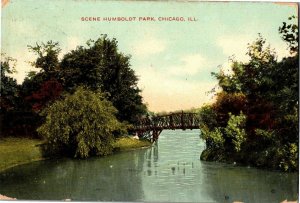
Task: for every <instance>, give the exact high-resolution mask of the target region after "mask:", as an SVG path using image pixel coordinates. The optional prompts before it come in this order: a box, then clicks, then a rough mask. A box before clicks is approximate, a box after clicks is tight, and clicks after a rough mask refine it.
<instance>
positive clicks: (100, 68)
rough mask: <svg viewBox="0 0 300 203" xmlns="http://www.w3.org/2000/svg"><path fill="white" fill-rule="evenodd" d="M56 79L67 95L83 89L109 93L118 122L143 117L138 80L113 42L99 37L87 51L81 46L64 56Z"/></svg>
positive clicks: (131, 121) (133, 120)
mask: <svg viewBox="0 0 300 203" xmlns="http://www.w3.org/2000/svg"><path fill="white" fill-rule="evenodd" d="M59 77H60V79H61V80H62V81H63V85H64V88H65V89H66V90H68V91H72V89H74V88H76V87H77V86H80V85H85V86H87V87H89V88H90V89H91V90H97V89H99V88H100V89H101V90H102V91H103V92H106V93H108V99H109V100H110V101H111V102H112V103H113V105H114V106H115V107H116V108H117V109H118V114H117V117H118V119H120V120H121V121H128V122H130V123H134V122H136V120H137V118H138V117H140V116H141V115H143V114H145V113H146V106H145V105H144V104H143V103H142V97H141V96H140V92H141V90H140V89H139V88H138V87H137V81H138V78H137V76H136V75H135V72H134V70H132V69H131V68H130V56H127V55H124V54H123V53H121V52H119V51H118V42H117V40H116V39H112V40H111V39H109V38H107V36H106V35H102V36H101V37H100V38H99V39H97V40H96V41H93V40H89V41H88V42H87V47H83V46H80V47H77V49H76V50H73V51H71V52H70V53H68V54H66V55H65V56H64V57H63V59H62V61H61V63H60V76H59Z"/></svg>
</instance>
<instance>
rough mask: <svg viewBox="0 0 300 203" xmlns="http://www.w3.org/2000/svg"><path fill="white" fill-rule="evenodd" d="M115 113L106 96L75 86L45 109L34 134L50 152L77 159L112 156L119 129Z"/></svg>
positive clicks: (119, 124) (120, 126) (119, 125)
mask: <svg viewBox="0 0 300 203" xmlns="http://www.w3.org/2000/svg"><path fill="white" fill-rule="evenodd" d="M116 113H117V110H116V108H115V107H113V105H112V104H111V102H109V101H108V100H106V98H105V94H103V93H101V92H100V91H91V90H88V89H87V88H83V87H78V88H76V90H75V92H74V93H73V94H67V95H65V98H64V99H63V100H57V101H55V102H54V103H53V104H52V105H51V106H49V107H47V108H45V109H44V111H43V112H42V115H44V116H46V120H45V123H44V124H43V125H42V126H41V127H39V128H38V130H37V131H38V133H39V134H40V135H41V136H43V137H44V138H45V139H46V140H47V147H48V150H49V151H52V152H55V153H57V152H58V153H67V154H69V155H71V156H73V157H78V158H86V157H89V156H92V155H107V154H110V153H112V149H113V147H112V142H113V139H114V136H113V133H114V131H117V130H120V129H121V128H122V124H121V123H119V121H118V120H117V119H116V117H115V114H116Z"/></svg>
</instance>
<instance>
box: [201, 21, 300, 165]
mask: <svg viewBox="0 0 300 203" xmlns="http://www.w3.org/2000/svg"><path fill="white" fill-rule="evenodd" d="M290 20H292V18H290ZM296 28H297V29H296ZM279 32H280V33H281V34H282V38H283V39H284V40H286V41H287V42H288V44H289V47H290V52H291V53H292V55H291V56H290V57H286V58H283V59H282V60H281V61H277V56H276V53H275V51H273V50H272V49H271V48H270V46H266V40H265V39H264V38H263V37H262V36H261V35H259V37H258V38H257V40H256V41H255V42H253V43H252V44H250V45H249V47H248V53H247V54H248V56H249V57H250V61H249V62H247V63H242V62H238V61H233V63H232V74H225V73H224V72H223V71H220V72H219V73H213V75H214V76H215V77H216V78H217V79H218V81H219V86H220V87H221V88H222V91H221V92H220V93H218V94H217V98H216V102H215V103H214V104H212V105H211V106H205V107H203V108H202V109H201V110H200V116H201V117H202V121H203V124H202V126H201V131H202V137H203V138H204V139H205V141H206V146H207V149H206V150H205V151H204V152H203V153H202V155H201V158H202V159H204V160H219V161H232V162H239V163H243V164H250V165H255V166H259V167H268V168H272V169H280V170H284V171H294V170H297V169H298V133H299V128H298V123H299V119H298V113H299V108H298V105H299V93H298V89H299V85H298V73H299V65H298V63H299V62H298V60H299V57H298V52H297V51H298V27H297V25H295V24H288V25H287V23H283V26H282V27H280V28H279Z"/></svg>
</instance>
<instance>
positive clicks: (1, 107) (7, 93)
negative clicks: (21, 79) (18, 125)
mask: <svg viewBox="0 0 300 203" xmlns="http://www.w3.org/2000/svg"><path fill="white" fill-rule="evenodd" d="M15 62H16V60H15V59H13V58H11V57H7V56H5V55H4V54H2V55H1V68H0V69H1V81H0V82H1V83H0V88H1V103H0V111H1V113H3V112H7V111H10V110H13V109H14V108H15V106H16V103H17V98H18V89H19V87H18V85H17V81H16V79H14V78H13V77H11V76H10V74H12V73H14V72H15V71H16V70H15V68H14V64H15Z"/></svg>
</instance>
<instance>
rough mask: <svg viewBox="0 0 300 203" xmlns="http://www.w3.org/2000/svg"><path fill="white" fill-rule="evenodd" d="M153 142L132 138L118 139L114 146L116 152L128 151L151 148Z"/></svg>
mask: <svg viewBox="0 0 300 203" xmlns="http://www.w3.org/2000/svg"><path fill="white" fill-rule="evenodd" d="M150 145H151V142H149V141H147V140H137V139H134V138H131V137H122V138H118V139H117V140H116V142H115V143H114V144H113V146H114V149H115V151H128V150H132V149H137V148H143V147H149V146H150Z"/></svg>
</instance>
